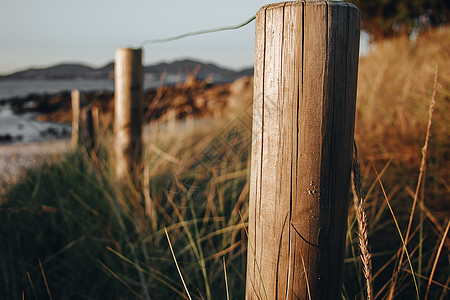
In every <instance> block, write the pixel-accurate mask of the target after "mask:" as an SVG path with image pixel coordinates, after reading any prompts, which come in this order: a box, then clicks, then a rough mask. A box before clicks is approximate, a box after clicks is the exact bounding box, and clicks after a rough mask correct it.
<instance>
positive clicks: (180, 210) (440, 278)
mask: <svg viewBox="0 0 450 300" xmlns="http://www.w3.org/2000/svg"><path fill="white" fill-rule="evenodd" d="M449 49H450V30H449V29H448V28H444V29H442V30H438V31H434V32H430V33H429V34H427V35H425V36H423V37H420V38H419V39H418V41H417V42H416V43H411V42H410V41H409V40H407V39H405V38H401V39H398V40H391V41H388V42H385V43H383V44H380V45H378V46H377V48H376V49H375V50H374V51H373V52H372V53H371V54H370V55H369V56H367V57H365V58H363V59H361V64H360V77H359V87H358V107H357V126H356V137H355V139H356V144H357V145H358V150H360V151H359V152H358V157H359V160H360V162H361V168H360V169H358V168H357V169H355V171H354V173H355V176H354V177H355V194H356V196H355V198H354V208H353V209H351V210H350V216H349V219H348V224H349V226H348V232H347V253H346V264H345V274H344V285H343V292H342V297H343V298H344V299H365V298H367V299H389V298H399V299H414V298H420V299H426V298H428V299H447V298H446V297H448V290H449V284H450V280H449V274H450V267H449V251H450V240H449V238H448V236H447V235H448V231H449V215H450V214H449V211H450V210H449V201H448V194H449V192H450V185H449V178H450V176H449V175H450V174H449V172H450V166H449V148H450V147H449V141H450V137H449V132H450V130H449V129H450V122H449V120H450V119H449V118H450V113H449V112H450V101H449V99H450V51H449ZM436 66H437V67H438V70H439V71H438V73H437V84H436V85H435V88H433V82H434V80H435V78H436V76H435V69H436ZM433 91H434V92H435V95H434V99H435V101H436V106H435V110H434V114H433V118H432V119H431V118H430V117H429V113H428V111H429V109H428V108H429V105H430V100H431V97H432V95H433ZM245 100H247V102H246V101H245ZM248 100H249V99H244V101H243V102H246V103H247V104H248ZM247 117H248V116H247ZM238 119H239V118H238ZM239 120H240V121H242V119H239ZM429 120H432V123H431V122H430V123H428V122H429ZM211 121H212V122H211ZM224 121H225V123H224V124H217V120H215V119H213V120H210V121H209V123H208V121H206V123H201V124H200V125H199V126H198V127H197V129H198V130H197V129H196V130H192V131H189V132H188V131H183V134H182V136H180V135H176V134H175V135H174V134H169V133H168V131H167V130H169V131H170V129H169V127H170V126H167V128H164V127H161V128H163V129H162V130H161V131H159V130H155V129H156V128H160V127H158V126H153V131H152V132H151V134H149V136H148V139H147V140H146V145H147V147H146V153H145V159H144V161H145V165H144V166H142V168H141V169H142V170H143V175H144V176H143V180H144V184H143V191H142V193H140V192H138V191H136V190H133V188H131V189H130V190H131V191H130V193H128V194H126V195H122V194H121V193H120V191H118V189H117V187H116V186H115V185H114V180H113V179H112V178H111V174H110V168H109V167H108V164H107V156H104V158H103V159H104V160H105V161H101V162H92V160H90V159H91V158H89V157H88V155H87V153H83V152H82V151H80V152H77V153H74V154H72V155H71V156H70V157H69V158H65V159H63V160H61V161H59V162H55V164H50V165H46V166H45V167H43V168H42V170H41V171H40V172H32V171H30V172H29V173H28V177H27V180H26V181H25V182H23V183H21V184H20V185H19V186H16V187H15V188H13V189H12V190H11V191H9V194H8V196H9V197H10V199H9V200H10V202H9V203H8V205H5V206H2V207H1V208H0V214H1V217H2V222H3V226H2V227H0V233H2V234H0V242H1V245H2V247H1V248H0V254H1V255H0V269H1V271H2V275H5V276H2V279H1V280H0V295H2V296H3V297H4V298H14V297H16V298H17V295H24V296H23V297H24V298H30V296H32V295H38V296H36V297H35V298H39V299H41V298H42V299H47V298H49V296H50V295H51V297H53V298H58V299H69V298H73V297H75V296H77V297H78V298H80V299H95V298H101V299H108V298H111V299H117V298H119V299H127V298H136V299H145V298H148V295H151V298H152V299H153V298H155V297H156V298H158V299H181V298H183V299H189V297H192V299H218V298H226V297H229V298H230V299H242V298H244V293H245V266H246V257H247V256H246V253H247V251H253V250H252V245H249V249H248V248H247V239H246V225H247V224H246V219H247V218H248V212H247V209H248V205H247V201H248V189H249V185H248V172H249V170H248V161H249V158H248V150H249V149H248V148H249V145H248V141H249V139H250V137H249V124H246V123H245V122H247V121H249V120H244V122H243V123H242V122H241V123H239V122H238V123H239V124H240V125H239V126H238V127H241V128H244V129H245V130H244V131H243V133H242V134H241V135H240V137H238V139H235V137H236V131H235V130H234V129H235V127H234V125H233V124H235V123H233V122H232V121H233V120H231V121H230V122H228V123H227V120H224ZM427 124H430V126H428V127H429V131H428V133H427ZM231 136H233V137H234V138H231V139H228V138H229V137H231ZM425 140H426V141H427V142H426V144H427V147H426V150H424V151H423V152H422V151H421V149H422V146H423V145H424V141H425ZM425 154H426V155H425ZM99 166H100V167H99ZM355 166H356V164H355ZM363 190H364V191H365V192H363ZM127 200H136V201H134V202H135V203H136V202H137V203H138V202H139V201H141V202H140V203H142V206H143V209H141V210H140V212H136V210H135V209H133V207H132V205H129V204H127V203H130V202H133V201H127ZM168 237H170V239H169V238H168ZM169 242H170V244H169ZM358 248H359V249H360V250H358ZM29 249H33V250H32V251H31V252H29ZM358 252H360V253H361V259H360V258H359V255H358ZM402 253H405V257H406V258H405V259H401V256H402V255H403V254H402ZM225 258H226V259H225ZM39 259H41V260H42V264H38V262H39ZM44 270H45V276H44ZM88 273H89V274H92V276H95V278H94V279H89V278H86V274H88ZM181 275H182V276H181ZM180 276H181V278H180ZM91 278H93V277H91ZM93 283H95V284H93ZM263 284H264V283H263ZM50 293H51V294H50ZM31 298H33V297H31Z"/></svg>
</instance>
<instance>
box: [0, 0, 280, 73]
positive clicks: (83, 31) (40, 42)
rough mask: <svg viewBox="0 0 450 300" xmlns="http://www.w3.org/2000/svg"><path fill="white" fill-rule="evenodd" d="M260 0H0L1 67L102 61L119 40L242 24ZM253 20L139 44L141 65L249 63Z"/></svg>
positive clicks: (134, 41) (130, 42)
mask: <svg viewBox="0 0 450 300" xmlns="http://www.w3.org/2000/svg"><path fill="white" fill-rule="evenodd" d="M274 2H279V1H263V0H227V1H218V0H191V1H186V0H127V1H124V0H77V1H74V0H14V1H11V0H0V3H1V6H0V7H1V9H0V74H9V73H12V72H16V71H20V70H24V69H28V68H30V67H47V66H52V65H56V64H59V63H82V64H86V65H89V66H92V67H101V66H103V65H105V64H107V63H109V62H112V61H113V60H114V54H115V51H116V49H117V48H120V47H138V46H139V45H140V44H141V43H142V42H143V41H144V40H147V39H159V38H168V37H172V36H176V35H179V34H184V33H186V32H192V31H199V30H204V29H210V28H217V27H223V26H231V25H237V24H240V23H242V22H244V21H246V20H248V19H249V18H251V17H252V16H253V15H255V14H256V12H257V11H258V10H259V9H260V8H261V7H262V6H263V5H265V4H269V3H274ZM254 31H255V22H252V23H250V24H249V25H247V26H245V27H243V28H240V29H237V30H231V31H223V32H216V33H210V34H205V35H201V36H195V37H189V38H186V39H182V40H178V41H172V42H169V43H164V44H150V45H147V46H145V47H144V48H143V51H144V57H143V63H144V64H145V65H150V64H155V63H159V62H161V61H165V62H171V61H174V60H177V59H184V58H193V59H197V60H200V61H202V62H212V63H215V64H218V65H220V66H223V67H228V68H232V69H235V70H239V69H242V68H245V67H249V66H252V65H253V60H254V35H255V34H254Z"/></svg>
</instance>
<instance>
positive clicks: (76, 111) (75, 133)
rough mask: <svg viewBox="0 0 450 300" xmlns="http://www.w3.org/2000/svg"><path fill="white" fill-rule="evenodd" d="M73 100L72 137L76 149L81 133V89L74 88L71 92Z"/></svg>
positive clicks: (73, 146)
mask: <svg viewBox="0 0 450 300" xmlns="http://www.w3.org/2000/svg"><path fill="white" fill-rule="evenodd" d="M71 102H72V104H71V105H72V137H71V141H70V142H71V145H72V148H73V149H76V148H77V147H78V144H79V134H80V132H79V131H80V91H79V90H73V91H72V94H71Z"/></svg>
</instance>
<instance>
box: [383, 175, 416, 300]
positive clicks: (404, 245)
mask: <svg viewBox="0 0 450 300" xmlns="http://www.w3.org/2000/svg"><path fill="white" fill-rule="evenodd" d="M375 173H376V174H377V177H378V182H379V184H380V186H381V190H382V191H383V195H384V199H385V200H386V203H387V205H388V207H389V210H390V212H391V214H392V218H393V219H394V222H395V227H396V229H397V232H398V235H399V236H400V239H401V241H402V246H403V251H404V253H405V254H406V257H407V259H408V263H409V268H410V269H411V276H412V278H413V281H414V287H415V289H416V296H417V299H420V296H419V288H418V286H417V280H416V276H415V275H414V268H413V266H412V263H411V258H410V257H409V252H408V249H407V248H406V242H405V239H404V238H403V235H402V231H401V230H400V226H399V225H398V222H397V218H396V217H395V214H394V210H393V209H392V206H391V204H390V203H389V199H388V197H387V195H386V191H385V189H384V186H383V183H382V182H381V179H380V176H379V174H378V172H377V170H375ZM392 280H395V279H394V278H393V279H392ZM393 284H394V283H393ZM392 297H393V291H392V290H391V294H390V295H389V299H392Z"/></svg>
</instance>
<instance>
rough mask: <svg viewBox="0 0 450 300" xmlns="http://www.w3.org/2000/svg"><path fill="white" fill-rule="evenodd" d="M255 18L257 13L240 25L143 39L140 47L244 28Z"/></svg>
mask: <svg viewBox="0 0 450 300" xmlns="http://www.w3.org/2000/svg"><path fill="white" fill-rule="evenodd" d="M255 19H256V15H255V16H253V17H251V18H250V19H248V20H247V21H245V22H243V23H241V24H238V25H234V26H225V27H219V28H212V29H206V30H200V31H193V32H188V33H184V34H180V35H176V36H173V37H169V38H165V39H148V40H145V41H143V42H142V43H141V44H140V46H139V48H143V47H144V46H146V45H148V44H159V43H167V42H171V41H175V40H180V39H183V38H186V37H190V36H195V35H201V34H206V33H212V32H219V31H225V30H235V29H239V28H242V27H244V26H246V25H248V24H250V23H251V22H252V21H253V20H255Z"/></svg>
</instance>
